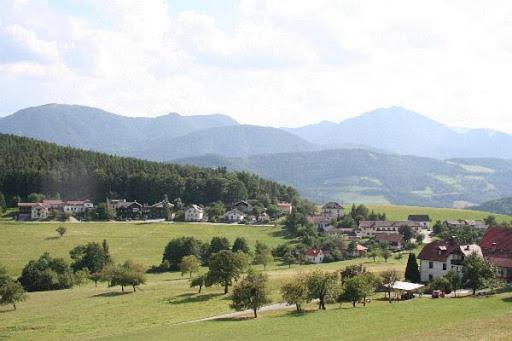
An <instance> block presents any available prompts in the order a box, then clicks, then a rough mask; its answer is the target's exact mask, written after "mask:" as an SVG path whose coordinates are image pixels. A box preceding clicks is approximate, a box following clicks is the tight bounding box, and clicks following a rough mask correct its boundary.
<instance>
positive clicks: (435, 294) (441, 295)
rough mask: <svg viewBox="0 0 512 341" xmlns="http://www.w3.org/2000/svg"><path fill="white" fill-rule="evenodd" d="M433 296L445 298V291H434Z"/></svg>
mask: <svg viewBox="0 0 512 341" xmlns="http://www.w3.org/2000/svg"><path fill="white" fill-rule="evenodd" d="M432 298H444V292H443V291H442V290H434V291H432Z"/></svg>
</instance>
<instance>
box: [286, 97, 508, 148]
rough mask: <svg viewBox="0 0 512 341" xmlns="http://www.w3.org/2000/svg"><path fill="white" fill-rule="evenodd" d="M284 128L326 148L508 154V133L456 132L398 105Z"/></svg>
mask: <svg viewBox="0 0 512 341" xmlns="http://www.w3.org/2000/svg"><path fill="white" fill-rule="evenodd" d="M286 130H287V131H289V132H291V133H294V134H297V135H298V136H301V137H302V138H304V139H305V140H307V141H310V142H312V143H316V144H319V145H322V146H326V147H329V148H336V147H342V146H345V145H350V144H355V145H366V146H370V147H373V148H379V149H381V150H386V151H388V152H393V153H398V154H407V155H418V156H425V157H433V158H453V157H498V158H511V157H512V135H509V134H505V133H501V132H497V131H493V130H485V129H474V130H464V131H461V132H458V131H456V130H455V129H452V128H450V127H448V126H446V125H444V124H441V123H439V122H436V121H434V120H431V119H430V118H428V117H426V116H423V115H421V114H419V113H416V112H414V111H411V110H408V109H405V108H401V107H390V108H380V109H376V110H373V111H370V112H368V113H365V114H362V115H359V116H357V117H354V118H350V119H347V120H344V121H342V122H340V123H334V122H325V121H324V122H320V123H318V124H312V125H307V126H304V127H300V128H292V129H286Z"/></svg>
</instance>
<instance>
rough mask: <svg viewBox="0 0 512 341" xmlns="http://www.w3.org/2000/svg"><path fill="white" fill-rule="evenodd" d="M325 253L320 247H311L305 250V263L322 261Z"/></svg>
mask: <svg viewBox="0 0 512 341" xmlns="http://www.w3.org/2000/svg"><path fill="white" fill-rule="evenodd" d="M324 257H325V254H324V252H323V251H322V250H320V249H315V248H311V249H308V250H306V255H305V260H306V263H315V264H319V263H322V262H323V261H324Z"/></svg>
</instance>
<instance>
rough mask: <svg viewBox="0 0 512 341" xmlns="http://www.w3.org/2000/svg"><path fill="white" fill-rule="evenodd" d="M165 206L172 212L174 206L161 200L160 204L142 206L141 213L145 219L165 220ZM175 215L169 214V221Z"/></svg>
mask: <svg viewBox="0 0 512 341" xmlns="http://www.w3.org/2000/svg"><path fill="white" fill-rule="evenodd" d="M165 205H167V207H169V210H171V211H172V209H173V208H174V205H173V204H172V203H170V202H166V201H165V200H162V201H160V202H157V203H154V204H153V205H148V204H144V205H143V206H142V212H143V216H144V218H145V219H148V218H149V219H166V218H167V217H166V216H165ZM174 217H175V213H174V212H171V216H170V218H171V219H174Z"/></svg>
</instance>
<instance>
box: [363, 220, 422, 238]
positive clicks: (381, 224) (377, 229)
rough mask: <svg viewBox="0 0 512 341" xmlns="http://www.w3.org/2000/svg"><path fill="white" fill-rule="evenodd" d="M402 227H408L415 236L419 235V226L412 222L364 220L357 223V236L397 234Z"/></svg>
mask: <svg viewBox="0 0 512 341" xmlns="http://www.w3.org/2000/svg"><path fill="white" fill-rule="evenodd" d="M402 226H409V227H410V228H411V229H412V231H413V232H414V233H416V234H418V233H421V225H420V224H419V223H417V222H413V221H373V220H365V221H361V222H360V223H359V235H360V236H361V237H373V236H374V235H375V234H376V233H386V234H399V233H400V227H402Z"/></svg>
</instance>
